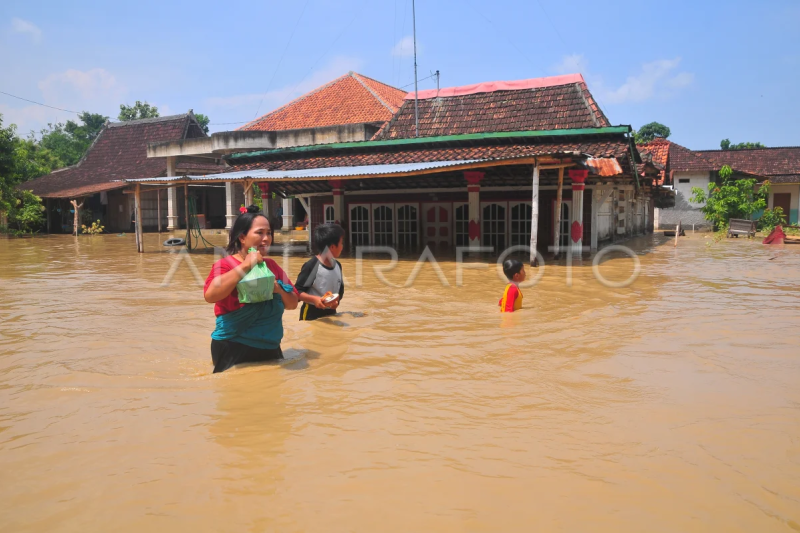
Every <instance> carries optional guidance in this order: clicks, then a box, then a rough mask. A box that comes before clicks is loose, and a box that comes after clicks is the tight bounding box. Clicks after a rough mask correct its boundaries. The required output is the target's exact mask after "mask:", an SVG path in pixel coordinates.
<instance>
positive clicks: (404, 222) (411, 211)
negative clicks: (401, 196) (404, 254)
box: [397, 205, 419, 249]
mask: <svg viewBox="0 0 800 533" xmlns="http://www.w3.org/2000/svg"><path fill="white" fill-rule="evenodd" d="M418 242H419V221H418V219H417V207H416V206H414V205H400V206H397V246H398V247H400V248H412V249H413V248H416V247H417V244H418Z"/></svg>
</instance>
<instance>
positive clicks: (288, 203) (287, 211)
mask: <svg viewBox="0 0 800 533" xmlns="http://www.w3.org/2000/svg"><path fill="white" fill-rule="evenodd" d="M281 201H282V202H283V227H282V228H281V229H282V230H283V231H289V230H291V229H292V223H293V222H294V199H293V198H284V199H283V200H281Z"/></svg>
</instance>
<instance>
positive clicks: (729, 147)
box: [719, 139, 766, 150]
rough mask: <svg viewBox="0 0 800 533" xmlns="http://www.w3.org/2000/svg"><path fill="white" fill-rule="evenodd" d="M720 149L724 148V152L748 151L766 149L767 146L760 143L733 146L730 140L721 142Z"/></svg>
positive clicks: (744, 143)
mask: <svg viewBox="0 0 800 533" xmlns="http://www.w3.org/2000/svg"><path fill="white" fill-rule="evenodd" d="M719 147H720V148H722V149H723V150H747V149H748V148H766V146H764V145H763V144H761V143H760V142H754V143H751V142H743V143H737V144H731V140H730V139H722V140H721V141H720V142H719Z"/></svg>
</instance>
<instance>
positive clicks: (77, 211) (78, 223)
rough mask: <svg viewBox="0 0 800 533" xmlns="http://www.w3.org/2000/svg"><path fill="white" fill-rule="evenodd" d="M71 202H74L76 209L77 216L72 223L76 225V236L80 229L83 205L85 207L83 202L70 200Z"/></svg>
mask: <svg viewBox="0 0 800 533" xmlns="http://www.w3.org/2000/svg"><path fill="white" fill-rule="evenodd" d="M69 203H71V204H72V207H73V209H74V210H75V218H73V219H72V220H73V222H72V225H73V226H74V228H73V229H74V230H75V236H76V237H77V236H78V230H79V228H80V220H81V215H80V213H81V207H83V202H81V203H80V204H79V203H78V201H77V200H70V201H69Z"/></svg>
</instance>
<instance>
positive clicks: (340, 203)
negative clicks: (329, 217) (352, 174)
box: [328, 180, 344, 226]
mask: <svg viewBox="0 0 800 533" xmlns="http://www.w3.org/2000/svg"><path fill="white" fill-rule="evenodd" d="M328 183H330V185H331V187H332V190H333V220H334V222H336V223H337V224H339V225H340V226H344V184H343V183H342V180H331V181H329V182H328Z"/></svg>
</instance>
